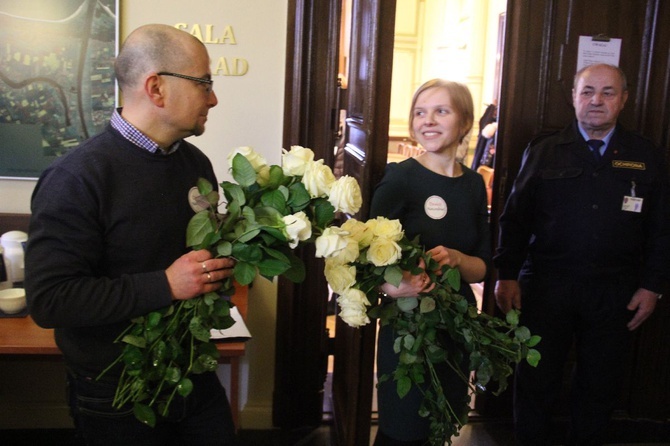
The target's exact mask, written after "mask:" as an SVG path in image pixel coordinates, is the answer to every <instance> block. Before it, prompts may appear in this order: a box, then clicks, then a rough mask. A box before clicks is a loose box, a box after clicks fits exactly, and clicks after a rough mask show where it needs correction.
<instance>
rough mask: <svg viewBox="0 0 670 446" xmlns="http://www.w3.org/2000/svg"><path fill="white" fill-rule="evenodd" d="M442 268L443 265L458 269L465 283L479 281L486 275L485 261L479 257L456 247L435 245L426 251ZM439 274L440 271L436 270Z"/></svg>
mask: <svg viewBox="0 0 670 446" xmlns="http://www.w3.org/2000/svg"><path fill="white" fill-rule="evenodd" d="M427 253H428V254H429V255H430V256H431V258H432V259H433V260H435V261H436V262H437V263H438V264H439V265H440V268H442V267H443V266H444V265H447V266H449V267H450V268H455V269H458V272H459V273H461V278H462V279H463V280H464V281H466V282H467V283H474V282H480V281H482V280H483V279H484V277H485V276H486V263H485V262H484V260H482V259H481V258H479V257H475V256H469V255H467V254H464V253H462V252H461V251H459V250H458V249H452V248H447V247H446V246H441V245H440V246H436V247H435V248H433V249H430V250H428V251H427ZM436 273H437V274H440V273H441V271H436Z"/></svg>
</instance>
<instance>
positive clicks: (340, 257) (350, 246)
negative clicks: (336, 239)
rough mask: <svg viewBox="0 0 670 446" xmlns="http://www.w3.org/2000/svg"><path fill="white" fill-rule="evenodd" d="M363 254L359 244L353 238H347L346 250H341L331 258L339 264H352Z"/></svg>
mask: <svg viewBox="0 0 670 446" xmlns="http://www.w3.org/2000/svg"><path fill="white" fill-rule="evenodd" d="M360 253H361V250H360V248H359V247H358V242H357V241H356V240H354V239H353V238H351V237H349V236H347V245H346V246H345V247H344V249H341V250H340V251H339V252H338V253H337V254H334V255H333V256H331V258H332V259H333V260H335V261H337V262H339V263H342V264H344V263H351V262H353V261H355V260H356V259H357V258H358V255H359V254H360Z"/></svg>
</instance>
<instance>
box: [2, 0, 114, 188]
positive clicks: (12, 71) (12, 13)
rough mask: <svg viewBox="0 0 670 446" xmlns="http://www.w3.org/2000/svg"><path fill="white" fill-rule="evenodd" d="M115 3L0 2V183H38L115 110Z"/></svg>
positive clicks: (85, 0) (103, 0) (59, 0)
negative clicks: (7, 180) (1, 180)
mask: <svg viewBox="0 0 670 446" xmlns="http://www.w3.org/2000/svg"><path fill="white" fill-rule="evenodd" d="M117 17H118V0H2V2H0V178H13V179H36V178H37V177H39V175H40V173H41V172H42V171H43V170H44V168H46V167H47V166H48V165H49V164H50V163H51V162H52V161H53V160H54V159H55V158H56V157H58V156H62V155H63V154H65V153H67V151H68V150H71V149H72V148H74V147H76V146H77V145H78V144H79V143H80V142H82V141H83V140H85V139H87V138H89V137H91V136H93V135H95V134H96V133H99V132H100V131H101V130H102V129H103V128H104V127H105V126H106V125H107V123H108V121H109V117H110V116H111V111H112V110H113V108H114V106H115V104H116V88H115V81H114V69H113V63H114V57H115V55H116V50H117V36H118V20H117Z"/></svg>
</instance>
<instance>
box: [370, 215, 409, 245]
mask: <svg viewBox="0 0 670 446" xmlns="http://www.w3.org/2000/svg"><path fill="white" fill-rule="evenodd" d="M376 220H377V222H376V224H375V225H374V228H373V229H372V232H373V234H374V235H375V236H376V237H384V238H387V239H389V240H393V241H395V242H397V241H400V240H401V239H402V237H403V230H402V225H401V224H400V220H389V219H388V218H384V217H377V218H376Z"/></svg>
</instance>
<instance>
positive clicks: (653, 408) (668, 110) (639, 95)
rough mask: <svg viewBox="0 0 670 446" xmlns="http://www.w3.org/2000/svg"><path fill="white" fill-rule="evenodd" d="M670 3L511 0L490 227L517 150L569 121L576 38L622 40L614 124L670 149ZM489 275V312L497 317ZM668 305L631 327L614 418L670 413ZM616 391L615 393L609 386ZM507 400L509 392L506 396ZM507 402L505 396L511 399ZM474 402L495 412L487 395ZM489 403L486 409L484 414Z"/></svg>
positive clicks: (507, 188) (516, 162) (506, 189)
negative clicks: (622, 86)
mask: <svg viewBox="0 0 670 446" xmlns="http://www.w3.org/2000/svg"><path fill="white" fill-rule="evenodd" d="M666 23H670V2H666V1H662V0H646V1H645V0H640V1H630V0H628V1H626V0H593V1H589V2H582V1H557V0H509V1H508V6H507V30H506V38H505V49H504V57H503V74H502V84H501V85H502V87H501V96H500V102H499V103H500V109H499V127H498V144H497V151H496V161H495V162H496V164H495V171H496V175H495V181H494V200H493V204H492V224H493V231H494V232H493V233H494V234H497V226H498V216H499V214H500V212H501V211H502V209H503V206H504V203H505V200H506V198H507V196H508V194H509V192H510V189H511V186H512V182H513V180H514V177H515V175H516V173H517V172H518V169H519V165H520V162H521V156H522V153H523V150H524V148H525V146H526V145H527V143H528V142H529V141H530V140H531V139H532V138H533V136H534V135H536V134H538V133H541V132H547V131H554V130H558V129H560V128H563V127H564V126H566V125H567V124H568V123H569V122H570V121H571V120H572V119H574V110H573V108H572V100H571V89H572V81H573V75H574V72H575V69H576V62H577V49H578V40H579V36H593V35H597V34H603V35H605V36H609V37H615V38H620V39H622V45H621V58H620V63H619V65H620V67H621V68H622V69H623V70H624V72H625V73H626V74H627V76H628V84H629V91H630V93H629V99H628V103H627V105H626V107H625V109H624V111H623V112H622V114H621V116H620V121H621V122H622V123H623V125H624V126H625V127H627V128H628V129H630V130H635V131H638V132H640V133H642V134H644V135H645V136H647V137H649V138H651V139H652V140H654V141H655V143H656V144H658V145H659V146H660V147H662V148H663V149H664V151H665V153H666V159H667V158H668V156H667V155H668V154H670V136H669V134H670V130H669V129H670V105H669V104H670V98H669V96H670V77H669V76H668V73H669V72H670V60H669V58H668V55H669V54H668V48H670V32H669V30H668V27H667V26H665V25H664V24H666ZM494 281H495V277H491V278H490V279H489V281H488V283H487V286H486V298H485V308H486V309H487V311H489V312H491V313H493V312H496V311H497V310H496V309H495V303H494V300H493V297H492V290H493V286H492V285H493V282H494ZM669 317H670V302H668V301H667V300H666V301H661V302H660V305H658V307H657V311H656V312H655V314H654V315H652V317H651V318H650V319H649V320H648V321H646V322H645V323H644V325H643V327H642V328H641V329H640V330H638V332H637V333H636V342H635V347H634V351H633V352H632V355H631V356H630V357H627V356H626V355H624V354H622V361H629V360H630V359H631V358H635V362H632V361H629V364H630V366H629V373H628V381H627V382H626V383H624V386H623V387H624V388H623V390H622V395H621V400H620V404H619V407H618V409H619V411H620V414H622V415H623V416H627V417H632V418H637V417H640V418H650V419H656V420H667V419H668V418H670V385H669V384H670V326H669V325H668V324H667V320H668V318H669ZM614 390H615V389H613V391H614ZM502 401H505V398H502ZM507 401H509V399H507ZM484 402H485V403H486V404H482V405H480V406H479V407H478V408H479V409H480V410H482V412H484V413H488V414H491V415H499V414H500V413H501V412H504V411H507V413H509V407H505V408H501V407H499V406H497V405H496V404H495V402H493V401H491V399H486V400H484ZM486 406H488V409H491V407H493V408H494V409H492V410H486V409H487V407H486Z"/></svg>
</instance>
